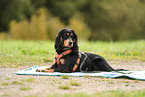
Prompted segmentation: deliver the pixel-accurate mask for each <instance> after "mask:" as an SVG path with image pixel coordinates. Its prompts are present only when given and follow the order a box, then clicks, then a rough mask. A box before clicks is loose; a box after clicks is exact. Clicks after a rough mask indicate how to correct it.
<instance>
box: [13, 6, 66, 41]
mask: <svg viewBox="0 0 145 97" xmlns="http://www.w3.org/2000/svg"><path fill="white" fill-rule="evenodd" d="M62 28H64V24H63V23H61V22H60V20H59V19H58V18H56V17H52V16H51V14H50V13H49V12H48V11H47V10H46V9H44V8H41V9H39V10H38V11H37V13H36V14H34V15H33V16H32V18H31V20H30V21H28V20H26V19H25V20H23V21H21V22H16V21H15V20H14V21H12V22H11V23H10V34H11V35H12V37H13V39H23V40H46V39H54V38H55V37H56V35H57V32H58V31H59V30H60V29H62Z"/></svg>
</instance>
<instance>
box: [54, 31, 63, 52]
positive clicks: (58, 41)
mask: <svg viewBox="0 0 145 97" xmlns="http://www.w3.org/2000/svg"><path fill="white" fill-rule="evenodd" d="M62 32H63V30H60V31H59V33H58V35H57V37H56V39H55V46H54V47H55V50H56V52H57V53H58V54H60V53H62V52H63V39H62Z"/></svg>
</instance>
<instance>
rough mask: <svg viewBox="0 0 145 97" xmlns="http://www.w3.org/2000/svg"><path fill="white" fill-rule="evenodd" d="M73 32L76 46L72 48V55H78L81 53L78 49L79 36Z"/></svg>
mask: <svg viewBox="0 0 145 97" xmlns="http://www.w3.org/2000/svg"><path fill="white" fill-rule="evenodd" d="M71 31H72V32H73V35H74V39H73V42H74V44H73V47H72V53H74V54H78V52H79V50H78V49H79V47H78V41H77V40H78V38H77V35H76V33H75V32H74V31H73V30H71Z"/></svg>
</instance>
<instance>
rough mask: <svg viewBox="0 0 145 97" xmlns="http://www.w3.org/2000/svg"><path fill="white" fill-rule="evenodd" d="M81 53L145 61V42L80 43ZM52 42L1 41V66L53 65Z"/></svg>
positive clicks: (113, 58) (53, 50)
mask: <svg viewBox="0 0 145 97" xmlns="http://www.w3.org/2000/svg"><path fill="white" fill-rule="evenodd" d="M79 48H80V51H83V52H90V53H95V54H99V55H102V56H103V57H105V58H106V59H107V60H141V61H145V59H144V58H145V41H144V40H140V41H126V42H100V41H98V42H87V41H79ZM55 54H56V52H55V49H54V42H52V41H21V40H19V41H18V40H17V41H15V40H11V41H10V40H5V41H4V40H0V55H1V58H0V66H1V67H19V66H24V65H29V66H34V65H40V64H41V65H46V64H52V63H53V59H54V57H55Z"/></svg>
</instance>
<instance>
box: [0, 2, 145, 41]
mask: <svg viewBox="0 0 145 97" xmlns="http://www.w3.org/2000/svg"><path fill="white" fill-rule="evenodd" d="M144 4H145V2H144V0H132V1H130V0H109V1H107V0H95V1H93V0H75V1H74V0H67V1H65V2H64V1H63V0H37V1H36V0H13V1H9V0H1V1H0V11H1V14H0V17H1V18H0V33H1V32H5V33H8V34H0V38H1V39H9V38H10V37H9V36H11V35H12V37H11V38H12V39H24V40H28V39H30V40H46V39H49V40H54V39H55V37H56V35H57V33H58V31H59V30H60V29H62V28H65V27H68V28H71V29H74V30H75V31H76V32H77V34H78V36H79V39H86V40H105V41H120V40H134V39H135V40H136V39H145V33H144V30H145V29H144V26H145V23H144V17H145V11H144V10H145V6H144ZM24 29H25V30H24Z"/></svg>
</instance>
